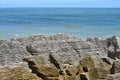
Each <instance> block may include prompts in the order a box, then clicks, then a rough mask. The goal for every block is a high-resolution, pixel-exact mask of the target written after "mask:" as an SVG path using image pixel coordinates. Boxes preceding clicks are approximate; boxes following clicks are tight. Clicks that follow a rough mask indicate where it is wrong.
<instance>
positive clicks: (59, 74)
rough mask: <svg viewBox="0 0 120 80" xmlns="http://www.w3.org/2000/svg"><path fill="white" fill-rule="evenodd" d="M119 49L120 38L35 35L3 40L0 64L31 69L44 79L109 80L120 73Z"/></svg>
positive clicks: (0, 44)
mask: <svg viewBox="0 0 120 80" xmlns="http://www.w3.org/2000/svg"><path fill="white" fill-rule="evenodd" d="M119 48H120V37H119V36H113V37H111V38H107V39H105V40H102V39H99V38H88V39H87V40H86V41H83V40H81V39H79V38H76V37H72V36H68V35H65V34H56V35H34V36H29V37H21V38H16V39H11V40H10V41H1V40H0V65H1V66H22V67H24V68H26V69H27V68H29V69H31V71H32V72H31V73H34V74H36V75H37V77H41V78H42V79H43V80H109V79H108V78H110V77H109V76H111V74H112V75H114V76H115V77H116V75H115V74H119V73H120V69H119V67H120V65H119V64H120V61H119V53H120V49H119ZM29 72H30V71H29ZM114 76H113V77H112V78H113V79H114ZM117 76H118V75H117ZM115 79H116V78H115Z"/></svg>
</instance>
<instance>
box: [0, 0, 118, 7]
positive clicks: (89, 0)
mask: <svg viewBox="0 0 120 80" xmlns="http://www.w3.org/2000/svg"><path fill="white" fill-rule="evenodd" d="M0 7H105V8H120V0H0Z"/></svg>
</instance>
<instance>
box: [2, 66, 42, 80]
mask: <svg viewBox="0 0 120 80" xmlns="http://www.w3.org/2000/svg"><path fill="white" fill-rule="evenodd" d="M0 80H42V79H41V78H39V77H37V76H36V75H35V74H32V73H30V72H28V71H26V70H25V69H24V68H21V67H0Z"/></svg>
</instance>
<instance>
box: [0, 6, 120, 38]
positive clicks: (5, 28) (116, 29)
mask: <svg viewBox="0 0 120 80" xmlns="http://www.w3.org/2000/svg"><path fill="white" fill-rule="evenodd" d="M55 33H67V34H70V35H73V36H77V37H81V38H87V37H103V38H106V37H109V36H112V35H120V9H117V8H109V9H102V8H98V9H97V8H0V39H10V38H11V37H14V36H15V35H18V36H28V35H32V34H55Z"/></svg>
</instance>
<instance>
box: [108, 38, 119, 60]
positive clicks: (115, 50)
mask: <svg viewBox="0 0 120 80" xmlns="http://www.w3.org/2000/svg"><path fill="white" fill-rule="evenodd" d="M107 42H108V45H107V47H108V51H109V53H108V56H109V57H111V58H113V59H117V58H118V59H119V58H120V37H119V36H113V37H111V38H108V39H107Z"/></svg>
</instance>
